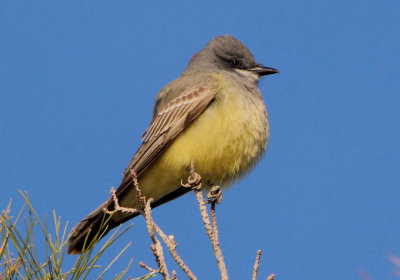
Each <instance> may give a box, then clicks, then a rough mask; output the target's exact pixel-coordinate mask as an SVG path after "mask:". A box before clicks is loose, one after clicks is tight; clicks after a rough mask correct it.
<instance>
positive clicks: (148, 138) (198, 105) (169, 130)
mask: <svg viewBox="0 0 400 280" xmlns="http://www.w3.org/2000/svg"><path fill="white" fill-rule="evenodd" d="M217 91H218V83H217V80H216V79H215V78H212V77H210V78H208V79H204V80H202V81H201V82H199V83H197V84H196V85H195V86H193V87H192V88H190V89H187V90H185V91H184V92H183V93H182V94H181V95H180V96H178V97H176V98H175V99H172V100H171V101H170V102H169V103H168V104H166V105H165V106H163V108H162V109H161V110H160V111H159V112H157V113H156V114H155V115H154V117H153V120H152V121H151V124H150V126H149V127H148V129H147V130H146V132H145V133H144V134H143V138H142V139H143V143H142V145H141V146H140V147H139V149H138V151H137V152H136V154H135V156H134V157H133V159H132V160H131V162H130V163H129V165H128V167H127V168H126V169H125V171H124V175H123V179H122V183H121V185H120V187H119V188H118V189H117V192H116V194H117V196H119V195H120V194H122V193H124V191H125V190H126V189H128V188H129V185H130V182H131V175H130V170H132V169H133V170H134V171H135V173H136V174H137V176H140V174H141V173H142V172H143V171H144V170H145V169H146V168H147V167H148V166H149V165H150V164H151V163H152V162H153V161H154V160H155V159H156V158H157V157H158V156H159V155H160V154H161V153H162V152H163V151H164V150H165V149H166V148H167V147H168V146H169V144H171V142H172V141H173V140H174V139H175V138H176V137H177V136H178V135H179V133H180V132H182V131H183V130H184V129H185V128H186V127H188V126H189V125H190V123H191V122H193V121H194V120H195V119H196V118H197V117H198V116H199V115H200V114H201V113H202V112H204V110H205V109H206V108H207V106H208V105H209V104H210V103H211V102H212V101H213V100H214V98H215V94H216V92H217Z"/></svg>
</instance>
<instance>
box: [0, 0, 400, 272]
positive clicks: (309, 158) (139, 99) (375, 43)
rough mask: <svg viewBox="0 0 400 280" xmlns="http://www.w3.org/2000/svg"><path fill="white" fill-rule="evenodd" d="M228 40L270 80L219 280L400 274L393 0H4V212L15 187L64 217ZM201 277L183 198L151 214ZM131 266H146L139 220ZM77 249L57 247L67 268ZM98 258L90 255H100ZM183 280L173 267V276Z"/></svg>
mask: <svg viewBox="0 0 400 280" xmlns="http://www.w3.org/2000/svg"><path fill="white" fill-rule="evenodd" d="M220 34H231V35H233V36H235V37H237V38H238V39H239V40H241V41H242V42H243V43H245V44H246V45H247V46H248V47H249V49H250V50H251V51H252V53H253V54H254V56H255V58H256V60H257V61H259V62H260V63H262V64H264V65H267V66H271V67H274V68H277V69H279V70H280V74H278V75H273V76H268V77H265V78H264V79H263V80H262V81H261V82H260V85H259V87H260V89H261V91H262V93H263V96H264V99H265V102H266V105H267V109H268V112H269V116H270V124H271V140H270V143H269V150H268V152H267V154H266V156H265V157H264V158H263V160H262V161H261V162H260V164H258V166H257V167H256V168H255V170H254V171H253V172H252V173H251V174H249V175H248V176H247V177H246V178H245V179H243V180H242V181H241V182H240V183H238V184H236V185H235V186H234V187H233V188H231V189H228V190H227V191H226V193H225V195H224V201H223V203H222V205H221V206H219V207H218V209H217V215H218V219H219V224H220V232H221V236H220V239H221V246H222V249H223V251H224V254H225V259H226V262H227V267H228V271H229V274H230V276H231V279H250V277H251V271H252V265H253V262H254V258H255V254H256V251H257V249H262V250H263V251H264V255H263V257H262V261H261V268H260V275H261V276H262V277H260V279H263V278H264V279H265V278H266V275H268V274H269V273H272V272H273V273H276V275H277V277H278V279H360V277H359V276H358V271H359V270H365V271H366V272H367V273H368V274H369V276H370V277H371V278H372V279H397V278H396V277H395V276H394V275H393V274H392V269H393V265H391V263H390V262H389V261H388V260H387V254H389V253H393V254H395V255H400V238H399V236H400V223H399V213H400V189H399V188H400V148H399V143H400V131H399V128H400V126H399V122H400V96H399V93H400V81H399V77H400V67H399V65H400V2H399V1H394V0H393V1H389V0H387V1H372V0H368V1H251V2H244V1H202V2H200V1H198V2H194V1H193V2H189V1H174V2H166V1H114V2H109V1H96V2H95V1H86V2H84V3H83V2H78V1H68V2H67V1H57V2H55V1H34V2H32V1H26V2H24V1H19V2H16V1H9V2H4V1H3V2H2V3H1V4H0V61H1V62H0V77H1V78H0V146H1V150H0V178H1V182H0V189H1V198H0V207H1V209H4V208H5V206H6V205H7V203H8V201H9V198H14V209H15V210H17V209H18V206H19V205H21V204H22V199H21V198H20V196H19V194H18V191H17V190H18V189H22V190H26V191H27V192H28V193H29V196H30V198H31V201H32V204H33V206H34V207H35V209H36V210H37V212H38V213H39V214H40V215H42V216H43V217H44V215H45V214H46V213H47V214H50V213H51V212H52V211H53V209H55V211H56V213H57V214H58V215H60V216H62V219H63V221H67V220H68V221H69V222H70V223H72V224H75V223H77V222H78V221H79V220H80V219H81V218H83V217H84V216H85V215H86V214H88V213H89V212H90V211H92V210H93V209H94V208H95V207H97V206H98V204H100V203H101V202H103V201H104V200H105V199H106V198H107V196H108V191H109V189H110V187H111V186H118V185H119V183H120V180H121V174H122V171H123V170H124V168H125V167H126V165H127V164H128V162H129V160H130V159H131V157H132V156H133V153H134V152H135V151H136V149H137V148H138V146H139V144H140V136H141V134H142V133H143V131H144V130H145V129H146V127H147V125H148V124H149V121H150V118H151V110H152V105H153V101H154V97H155V95H156V93H157V92H158V90H160V89H161V88H162V87H163V86H164V85H165V84H167V83H168V82H169V81H171V80H173V79H175V78H177V77H178V76H179V75H180V73H181V72H182V71H183V70H184V68H185V67H186V64H187V62H188V61H189V59H190V57H191V56H192V55H193V54H194V53H195V52H197V51H198V50H200V49H201V48H202V47H203V46H204V45H205V44H206V43H207V41H209V40H210V39H211V38H213V37H215V36H217V35H220ZM154 217H155V219H156V221H157V222H158V223H159V225H160V226H161V227H162V228H163V229H164V230H165V232H166V233H168V234H174V235H175V237H176V240H177V241H178V243H179V247H178V249H179V252H181V254H182V257H183V258H184V259H185V260H186V262H187V263H188V265H189V266H190V267H191V268H192V270H193V271H194V273H195V274H196V275H198V277H199V278H200V279H216V278H217V277H216V276H215V275H217V266H216V263H215V260H214V257H213V255H212V254H211V251H210V245H209V244H208V242H207V237H206V234H205V232H204V230H203V227H202V224H201V221H200V219H199V213H198V211H197V205H196V202H195V198H194V195H193V194H188V195H186V196H184V197H182V198H180V199H178V200H175V201H173V202H171V203H169V204H167V205H164V206H162V207H160V208H157V209H156V210H155V211H154ZM132 222H133V223H134V226H133V228H132V229H131V230H129V232H128V233H127V234H126V235H124V236H123V238H121V239H120V241H119V242H117V243H116V244H115V245H114V246H113V248H112V249H111V250H110V251H109V252H108V253H107V255H106V256H105V261H106V260H111V259H112V258H113V256H114V255H115V254H116V252H117V251H118V250H120V249H121V248H122V247H123V246H124V245H125V244H126V243H127V242H129V241H132V242H133V245H132V246H131V248H130V249H129V250H128V252H127V253H126V254H125V256H124V257H123V258H122V260H121V261H119V262H118V263H117V264H116V265H114V268H113V270H112V273H111V274H110V275H113V273H115V272H117V271H120V270H122V268H124V267H125V265H126V263H127V262H128V259H129V258H130V257H132V256H133V257H134V259H135V260H134V262H135V263H134V266H133V269H131V275H132V276H140V275H142V274H144V273H145V271H143V270H142V269H141V268H139V267H138V266H137V262H139V261H145V262H146V263H148V264H149V265H153V266H155V265H154V263H153V259H152V255H151V253H150V250H149V249H148V246H149V244H150V240H149V237H148V236H147V235H146V230H145V227H144V223H143V220H142V218H138V219H135V220H132ZM75 258H76V257H74V256H69V257H68V258H67V259H66V261H67V263H73V261H74V260H75ZM105 261H104V263H105ZM181 278H182V279H183V276H181Z"/></svg>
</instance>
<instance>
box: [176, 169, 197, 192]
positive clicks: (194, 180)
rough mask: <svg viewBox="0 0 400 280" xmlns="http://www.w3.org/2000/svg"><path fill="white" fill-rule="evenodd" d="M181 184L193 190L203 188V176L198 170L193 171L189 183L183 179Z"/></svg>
mask: <svg viewBox="0 0 400 280" xmlns="http://www.w3.org/2000/svg"><path fill="white" fill-rule="evenodd" d="M181 186H182V187H184V188H190V189H192V190H201V176H200V175H199V174H198V173H196V172H192V174H190V176H189V178H188V181H187V183H184V182H183V180H181Z"/></svg>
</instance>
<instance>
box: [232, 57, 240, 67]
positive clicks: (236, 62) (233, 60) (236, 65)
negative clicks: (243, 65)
mask: <svg viewBox="0 0 400 280" xmlns="http://www.w3.org/2000/svg"><path fill="white" fill-rule="evenodd" d="M231 64H232V66H235V67H238V66H239V65H240V62H239V60H236V59H232V60H231Z"/></svg>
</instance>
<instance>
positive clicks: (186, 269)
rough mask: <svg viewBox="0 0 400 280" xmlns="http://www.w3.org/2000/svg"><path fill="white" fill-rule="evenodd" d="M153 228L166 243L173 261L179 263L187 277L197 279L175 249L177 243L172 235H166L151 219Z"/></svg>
mask: <svg viewBox="0 0 400 280" xmlns="http://www.w3.org/2000/svg"><path fill="white" fill-rule="evenodd" d="M153 227H154V230H155V231H156V232H157V234H158V235H159V236H160V237H161V239H162V240H163V241H164V243H165V244H166V245H167V248H168V250H169V252H170V254H171V256H172V258H173V259H174V260H175V262H176V263H177V264H178V265H179V267H180V268H181V269H182V270H183V271H184V272H185V273H186V275H187V276H188V277H189V279H192V280H197V277H196V276H195V275H194V274H193V272H192V271H191V270H190V269H189V267H188V266H187V265H186V264H185V263H184V262H183V260H182V258H181V257H180V256H179V254H178V252H177V251H176V247H177V244H176V242H175V240H174V237H173V236H172V235H170V236H168V237H167V235H166V234H165V233H164V232H163V231H162V230H161V229H160V228H159V227H158V225H157V224H156V223H154V221H153Z"/></svg>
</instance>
